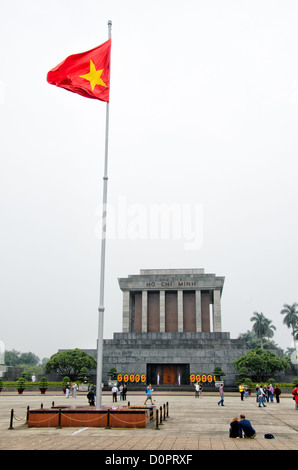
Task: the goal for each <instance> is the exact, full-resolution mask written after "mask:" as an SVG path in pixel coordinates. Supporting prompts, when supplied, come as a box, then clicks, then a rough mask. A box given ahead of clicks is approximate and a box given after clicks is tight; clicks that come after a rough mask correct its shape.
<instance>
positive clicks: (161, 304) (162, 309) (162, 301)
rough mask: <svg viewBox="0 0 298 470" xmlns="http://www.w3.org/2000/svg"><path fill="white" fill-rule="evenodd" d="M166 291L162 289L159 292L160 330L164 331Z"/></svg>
mask: <svg viewBox="0 0 298 470" xmlns="http://www.w3.org/2000/svg"><path fill="white" fill-rule="evenodd" d="M165 294H166V293H165V291H164V290H161V291H160V292H159V318H160V325H159V331H160V332H161V333H163V332H164V331H166V302H165V299H166V295H165Z"/></svg>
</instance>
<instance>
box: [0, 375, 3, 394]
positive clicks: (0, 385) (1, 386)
mask: <svg viewBox="0 0 298 470" xmlns="http://www.w3.org/2000/svg"><path fill="white" fill-rule="evenodd" d="M2 389H3V379H2V377H0V393H1V392H2Z"/></svg>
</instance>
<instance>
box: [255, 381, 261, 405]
mask: <svg viewBox="0 0 298 470" xmlns="http://www.w3.org/2000/svg"><path fill="white" fill-rule="evenodd" d="M259 388H260V385H259V384H256V402H257V403H258V401H259Z"/></svg>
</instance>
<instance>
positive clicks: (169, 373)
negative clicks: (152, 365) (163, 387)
mask: <svg viewBox="0 0 298 470" xmlns="http://www.w3.org/2000/svg"><path fill="white" fill-rule="evenodd" d="M163 383H164V384H174V383H175V366H169V365H166V366H163Z"/></svg>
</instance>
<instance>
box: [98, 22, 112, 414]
mask: <svg viewBox="0 0 298 470" xmlns="http://www.w3.org/2000/svg"><path fill="white" fill-rule="evenodd" d="M111 30H112V21H108V38H109V39H110V38H111ZM109 111H110V110H109V103H106V137H105V162H104V176H103V202H102V237H101V265H100V295H99V307H98V339H97V373H96V408H97V409H100V408H101V403H102V388H101V384H102V363H103V325H104V321H103V320H104V310H105V309H104V276H105V250H106V223H107V190H108V147H109V146H108V144H109Z"/></svg>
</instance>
